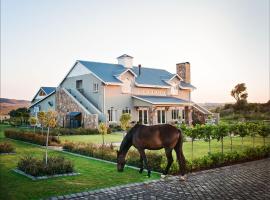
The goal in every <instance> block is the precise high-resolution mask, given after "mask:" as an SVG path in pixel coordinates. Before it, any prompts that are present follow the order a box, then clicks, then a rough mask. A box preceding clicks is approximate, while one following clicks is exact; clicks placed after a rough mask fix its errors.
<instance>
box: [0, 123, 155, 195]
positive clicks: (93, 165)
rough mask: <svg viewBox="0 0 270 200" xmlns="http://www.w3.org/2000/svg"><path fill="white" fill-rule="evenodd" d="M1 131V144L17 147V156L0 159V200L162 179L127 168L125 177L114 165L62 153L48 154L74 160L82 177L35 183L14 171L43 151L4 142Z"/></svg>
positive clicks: (38, 148) (50, 152)
mask: <svg viewBox="0 0 270 200" xmlns="http://www.w3.org/2000/svg"><path fill="white" fill-rule="evenodd" d="M2 130H3V127H1V131H0V142H3V141H10V142H11V143H12V144H13V145H15V146H16V152H17V153H16V154H15V155H0V199H9V200H13V199H20V200H23V199H40V198H45V197H50V196H55V195H64V194H70V193H75V192H81V191H87V190H93V189H97V188H105V187H111V186H116V185H122V184H127V183H132V182H141V181H146V180H151V179H157V178H159V175H157V174H152V177H151V178H150V179H149V178H147V177H146V173H144V174H139V173H138V171H137V170H134V169H130V168H125V171H124V172H123V173H118V172H117V171H116V166H115V165H113V164H108V163H104V162H100V161H94V160H89V159H85V158H80V157H77V156H73V155H69V154H66V153H63V152H56V151H49V155H63V156H64V157H66V158H68V159H70V160H72V161H73V163H74V164H75V169H76V171H77V172H79V173H81V175H78V176H73V177H58V178H52V179H48V180H39V181H32V180H30V179H28V178H26V177H24V176H22V175H19V174H16V173H15V172H13V171H11V170H12V169H14V168H16V164H17V162H18V160H19V158H20V157H22V156H24V155H26V154H31V155H33V156H37V157H42V156H43V155H44V149H42V148H40V147H37V146H34V145H29V144H25V143H22V142H19V141H11V140H8V139H5V138H3V132H2Z"/></svg>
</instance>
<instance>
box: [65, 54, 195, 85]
mask: <svg viewBox="0 0 270 200" xmlns="http://www.w3.org/2000/svg"><path fill="white" fill-rule="evenodd" d="M122 56H128V55H125V54H124V55H122ZM77 62H78V63H80V64H82V65H83V66H85V67H86V68H87V69H88V70H89V71H90V72H91V73H92V74H93V75H94V76H96V77H97V78H98V79H99V80H101V81H102V82H103V83H105V84H116V85H117V84H118V85H119V84H122V81H121V80H119V79H118V77H119V76H120V75H121V74H123V73H124V72H126V71H130V72H131V73H133V74H134V76H135V84H136V85H137V86H139V87H160V88H169V87H171V85H170V84H169V83H167V81H169V80H171V79H172V78H174V77H175V76H177V77H179V76H178V75H176V74H172V73H170V72H168V71H166V70H164V69H155V68H148V67H141V73H140V74H139V67H137V66H133V67H132V68H125V67H124V66H123V65H120V64H110V63H101V62H92V61H83V60H78V61H77ZM77 62H76V63H77ZM75 65H76V64H75ZM75 65H74V66H73V67H75ZM179 79H180V80H181V78H180V77H179ZM62 82H63V81H62ZM192 87H194V86H192ZM194 88H195V87H194ZM184 89H186V88H184Z"/></svg>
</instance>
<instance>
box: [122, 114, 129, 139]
mask: <svg viewBox="0 0 270 200" xmlns="http://www.w3.org/2000/svg"><path fill="white" fill-rule="evenodd" d="M130 120H131V115H130V114H129V113H123V114H122V115H121V117H120V126H121V128H122V129H123V130H124V131H126V130H127V129H128V127H129V123H130ZM124 136H125V133H124V132H123V138H124Z"/></svg>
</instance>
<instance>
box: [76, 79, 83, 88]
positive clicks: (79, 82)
mask: <svg viewBox="0 0 270 200" xmlns="http://www.w3.org/2000/svg"><path fill="white" fill-rule="evenodd" d="M76 88H77V89H82V80H77V81H76Z"/></svg>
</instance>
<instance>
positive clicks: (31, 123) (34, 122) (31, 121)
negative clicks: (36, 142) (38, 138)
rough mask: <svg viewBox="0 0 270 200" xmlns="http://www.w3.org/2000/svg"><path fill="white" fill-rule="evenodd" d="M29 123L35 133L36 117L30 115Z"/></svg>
mask: <svg viewBox="0 0 270 200" xmlns="http://www.w3.org/2000/svg"><path fill="white" fill-rule="evenodd" d="M29 123H30V125H31V126H32V127H34V133H36V125H37V118H36V117H30V118H29Z"/></svg>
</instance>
